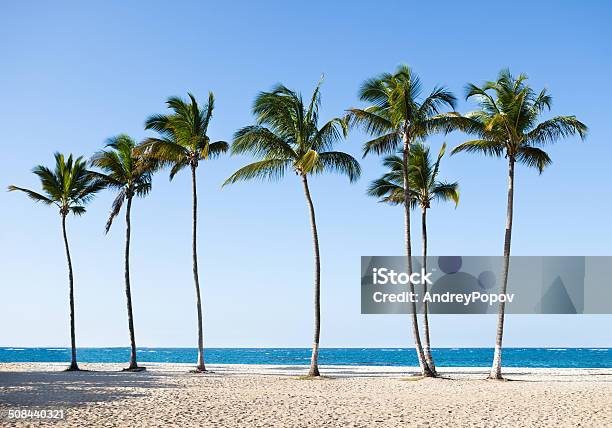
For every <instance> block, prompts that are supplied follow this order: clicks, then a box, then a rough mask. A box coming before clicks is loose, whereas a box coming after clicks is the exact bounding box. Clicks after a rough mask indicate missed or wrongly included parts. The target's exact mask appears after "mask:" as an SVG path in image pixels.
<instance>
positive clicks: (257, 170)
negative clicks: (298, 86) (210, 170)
mask: <svg viewBox="0 0 612 428" xmlns="http://www.w3.org/2000/svg"><path fill="white" fill-rule="evenodd" d="M320 85H321V81H320V82H319V84H318V85H317V87H316V89H315V90H314V92H313V94H312V97H311V99H310V102H309V103H308V105H305V104H304V102H303V100H302V96H301V95H300V94H298V93H296V92H294V91H292V90H290V89H287V88H286V87H285V86H283V85H278V86H276V87H275V88H273V89H272V91H270V92H261V93H260V94H259V95H258V96H257V98H256V99H255V102H254V104H253V114H254V115H255V116H256V124H255V125H252V126H246V127H244V128H242V129H240V130H238V131H237V132H236V133H235V134H234V141H233V143H232V153H233V154H242V153H250V154H251V155H253V156H254V157H256V158H258V159H260V160H258V161H257V162H254V163H251V164H249V165H246V166H244V167H242V168H241V169H239V170H238V171H236V172H235V173H234V174H233V175H232V176H231V177H230V178H228V179H227V180H226V181H225V183H224V185H226V184H229V183H235V182H237V181H240V180H250V179H269V180H276V179H280V178H281V177H283V175H284V173H285V172H286V171H287V169H291V170H293V172H295V174H296V175H297V176H299V177H300V179H301V181H302V186H303V188H304V194H305V196H306V202H307V204H308V210H309V213H310V224H311V227H312V240H313V245H314V262H315V263H314V264H315V266H314V267H315V275H314V339H313V345H312V356H311V360H310V370H309V373H308V374H309V376H319V366H318V358H319V339H320V333H321V281H320V279H321V266H320V257H319V236H318V233H317V223H316V220H315V210H314V204H313V202H312V197H311V194H310V189H309V187H308V176H310V175H315V174H321V173H323V172H327V171H334V172H338V173H341V174H345V175H347V176H348V178H349V180H350V181H351V182H353V181H355V180H357V179H358V178H359V175H360V174H361V169H360V167H359V163H358V162H357V161H356V160H355V159H354V158H353V157H352V156H350V155H348V154H346V153H343V152H338V151H332V148H333V145H334V143H336V142H337V141H338V140H340V139H341V138H342V137H343V136H346V132H347V126H346V123H345V122H344V121H343V120H341V119H338V118H335V119H332V120H330V121H329V122H327V123H325V124H324V125H323V126H322V127H321V128H319V127H318V120H319V106H320V102H321V99H320Z"/></svg>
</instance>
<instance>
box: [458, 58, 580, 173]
mask: <svg viewBox="0 0 612 428" xmlns="http://www.w3.org/2000/svg"><path fill="white" fill-rule="evenodd" d="M466 97H467V98H474V99H475V100H476V101H477V103H478V106H479V108H480V109H479V110H477V111H473V112H471V113H468V114H466V115H465V117H464V118H462V119H461V124H460V129H462V130H464V131H465V132H467V133H470V134H472V135H475V136H476V137H477V139H475V140H471V141H466V142H465V143H463V144H460V145H459V146H457V147H455V148H454V149H453V151H452V153H453V154H454V153H459V152H468V153H481V154H484V155H486V156H494V157H501V156H507V157H509V158H512V159H513V160H515V161H516V162H518V163H521V164H524V165H527V166H528V167H533V168H537V169H538V170H539V171H540V172H542V171H543V170H544V168H545V167H546V166H547V165H549V164H550V163H551V159H550V157H549V156H548V154H547V153H546V152H545V151H544V150H542V149H541V147H543V146H545V145H547V144H550V143H554V142H556V141H558V140H559V139H561V138H565V137H568V136H571V135H576V134H577V135H579V136H580V138H584V137H585V135H586V132H587V127H586V125H585V124H584V123H582V122H580V121H579V120H578V119H576V117H575V116H555V117H553V118H551V119H548V120H545V121H543V122H540V123H538V119H539V117H540V116H541V115H542V113H544V112H546V111H548V110H550V108H551V105H552V98H551V96H550V95H549V94H548V92H547V91H546V89H543V90H542V91H540V92H535V91H534V90H533V89H532V88H531V87H530V86H529V85H527V76H525V75H524V74H521V75H520V76H518V77H516V78H515V77H514V76H512V74H511V73H510V71H509V70H507V69H506V70H502V71H501V72H500V73H499V76H498V78H497V80H496V81H491V82H486V83H485V84H484V85H483V86H482V87H479V86H476V85H474V84H468V86H467V87H466Z"/></svg>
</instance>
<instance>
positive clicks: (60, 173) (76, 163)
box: [8, 153, 104, 216]
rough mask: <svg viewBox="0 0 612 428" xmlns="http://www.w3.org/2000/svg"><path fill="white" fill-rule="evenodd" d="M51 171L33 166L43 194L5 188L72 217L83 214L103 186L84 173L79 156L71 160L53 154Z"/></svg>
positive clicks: (43, 167) (85, 170)
mask: <svg viewBox="0 0 612 428" xmlns="http://www.w3.org/2000/svg"><path fill="white" fill-rule="evenodd" d="M54 157H55V169H54V170H51V169H49V168H47V167H46V166H43V165H38V166H36V167H34V169H33V170H32V172H33V173H34V174H36V175H37V176H38V178H39V179H40V183H41V185H42V190H43V192H44V195H43V194H41V193H37V192H35V191H33V190H29V189H24V188H23V187H17V186H13V185H11V186H9V187H8V190H9V191H20V192H24V193H25V194H26V195H27V196H28V197H29V198H30V199H32V200H33V201H35V202H41V203H43V204H45V205H55V206H57V207H58V208H59V210H60V214H61V215H62V216H66V215H67V214H68V213H69V212H71V213H73V214H75V215H81V214H84V213H85V205H86V204H87V203H88V202H89V201H90V200H91V199H92V198H93V196H94V195H95V194H96V193H97V192H99V191H100V190H102V189H103V188H104V185H103V184H102V183H101V182H100V181H99V180H98V179H97V178H96V177H95V174H93V173H92V172H91V171H89V170H87V162H86V161H85V160H84V159H83V157H78V158H76V159H73V157H72V155H69V156H68V158H65V157H64V155H63V154H61V153H55V154H54Z"/></svg>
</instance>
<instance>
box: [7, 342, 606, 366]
mask: <svg viewBox="0 0 612 428" xmlns="http://www.w3.org/2000/svg"><path fill="white" fill-rule="evenodd" d="M77 353H78V354H77V355H78V360H79V361H80V362H86V363H121V362H126V361H128V360H129V356H130V350H129V348H79V349H78V350H77ZM432 354H433V356H434V358H435V361H436V365H437V366H439V367H445V366H446V367H488V366H490V365H491V361H492V358H493V349H492V348H435V349H433V350H432ZM196 356H197V351H196V349H195V348H139V349H138V360H139V361H140V362H142V363H145V362H159V363H193V362H194V361H195V360H196ZM205 359H206V362H207V363H210V364H279V365H307V364H309V362H310V349H308V348H209V349H206V350H205ZM68 361H70V348H18V347H13V348H0V363H3V362H4V363H7V362H68ZM319 364H322V365H325V364H330V365H348V366H357V365H360V366H361V365H363V366H416V365H417V359H416V353H415V351H414V349H411V348H322V349H321V350H320V353H319ZM503 364H504V366H505V367H544V368H546V367H551V368H612V349H611V348H506V349H504V353H503Z"/></svg>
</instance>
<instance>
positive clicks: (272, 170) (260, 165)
mask: <svg viewBox="0 0 612 428" xmlns="http://www.w3.org/2000/svg"><path fill="white" fill-rule="evenodd" d="M288 165H289V160H287V159H265V160H262V161H259V162H253V163H251V164H249V165H246V166H244V167H242V168H240V169H239V170H238V171H236V172H235V173H233V174H232V175H231V176H230V177H229V178H228V179H227V180H225V182H224V183H223V186H226V185H228V184H232V183H236V182H238V181H246V180H252V179H261V180H271V181H274V180H278V179H280V178H282V177H283V175H284V174H285V171H286V169H287V167H288Z"/></svg>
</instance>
